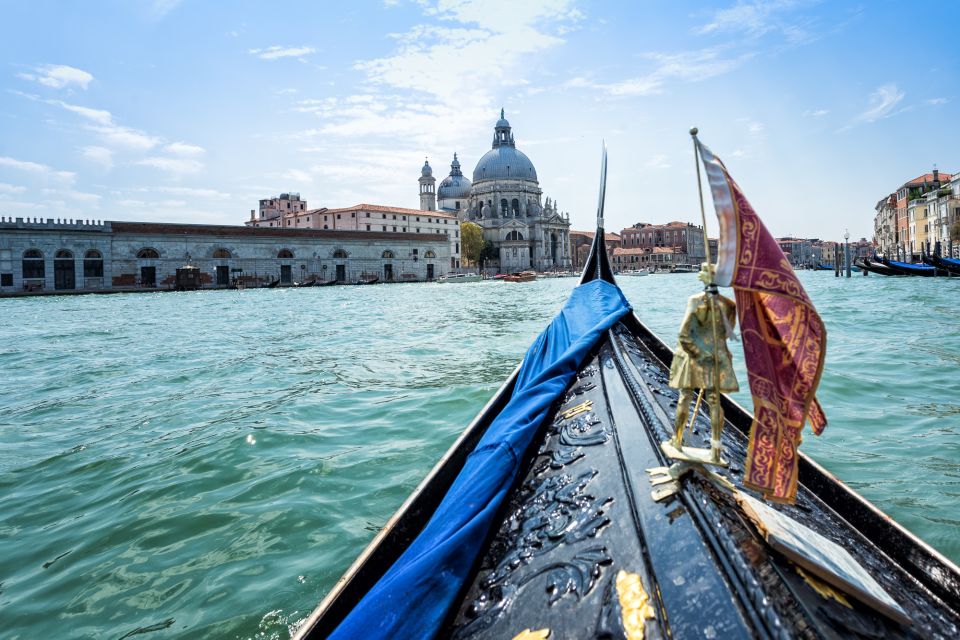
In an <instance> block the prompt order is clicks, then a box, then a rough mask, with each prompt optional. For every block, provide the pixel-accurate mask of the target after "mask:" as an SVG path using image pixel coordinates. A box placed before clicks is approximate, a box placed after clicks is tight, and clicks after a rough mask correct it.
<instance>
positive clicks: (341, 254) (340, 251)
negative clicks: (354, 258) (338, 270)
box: [333, 249, 349, 258]
mask: <svg viewBox="0 0 960 640" xmlns="http://www.w3.org/2000/svg"><path fill="white" fill-rule="evenodd" d="M348 255H349V254H348V253H347V252H346V251H344V250H343V249H337V250H336V251H334V252H333V257H334V258H346V257H347V256H348Z"/></svg>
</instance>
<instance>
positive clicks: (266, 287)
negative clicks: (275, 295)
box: [264, 278, 280, 289]
mask: <svg viewBox="0 0 960 640" xmlns="http://www.w3.org/2000/svg"><path fill="white" fill-rule="evenodd" d="M278 284H280V278H277V279H276V280H274V281H273V282H270V283H268V284H266V285H265V286H264V289H276V288H277V285H278Z"/></svg>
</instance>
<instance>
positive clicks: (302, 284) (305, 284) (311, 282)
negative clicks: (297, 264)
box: [296, 278, 317, 287]
mask: <svg viewBox="0 0 960 640" xmlns="http://www.w3.org/2000/svg"><path fill="white" fill-rule="evenodd" d="M316 285H317V279H316V278H313V279H312V280H307V281H306V282H300V283H298V284H297V285H296V286H298V287H315V286H316Z"/></svg>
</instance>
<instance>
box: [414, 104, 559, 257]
mask: <svg viewBox="0 0 960 640" xmlns="http://www.w3.org/2000/svg"><path fill="white" fill-rule="evenodd" d="M419 185H420V209H421V210H422V211H434V210H440V211H442V212H444V213H450V214H454V215H456V216H457V218H458V219H459V220H460V221H461V222H463V221H469V222H474V223H476V224H478V225H480V227H481V228H482V229H483V238H484V240H485V241H486V242H487V243H488V244H489V245H491V246H492V247H493V249H494V252H495V254H496V255H497V256H498V258H499V263H500V264H499V270H500V271H504V272H507V271H523V270H526V269H535V270H537V271H551V270H556V269H569V268H570V267H571V264H572V263H571V257H570V216H569V214H563V213H561V212H560V210H559V209H558V208H557V205H556V203H555V202H551V201H550V198H546V201H545V202H542V201H541V198H542V196H543V191H542V189H541V188H540V182H539V180H538V178H537V170H536V168H535V167H534V166H533V163H532V162H531V161H530V159H529V158H528V157H527V156H526V154H524V153H523V152H522V151H520V150H519V149H517V145H516V142H515V140H514V136H513V133H512V131H511V127H510V123H509V122H508V121H507V119H506V118H505V117H504V113H503V110H501V111H500V119H499V120H498V121H497V123H496V125H495V126H494V134H493V145H492V148H491V149H490V150H489V151H487V152H486V153H485V154H484V155H483V157H482V158H480V161H479V162H477V166H476V168H475V169H474V170H473V180H472V181H471V180H468V179H467V177H466V176H464V175H463V172H462V170H461V168H460V161H459V160H458V158H457V154H454V155H453V162H452V163H451V164H450V174H449V175H448V176H447V177H446V178H444V179H443V180H442V181H441V183H440V185H439V187H436V188H435V185H436V178H434V177H433V169H432V168H431V167H430V164H429V162H427V163H424V165H423V168H422V169H421V172H420V178H419Z"/></svg>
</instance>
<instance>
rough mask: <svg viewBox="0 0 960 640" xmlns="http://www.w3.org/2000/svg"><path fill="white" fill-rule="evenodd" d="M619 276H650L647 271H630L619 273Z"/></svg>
mask: <svg viewBox="0 0 960 640" xmlns="http://www.w3.org/2000/svg"><path fill="white" fill-rule="evenodd" d="M617 275H621V276H634V277H636V276H648V275H650V270H649V269H631V270H629V271H621V272H620V273H619V274H617Z"/></svg>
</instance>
